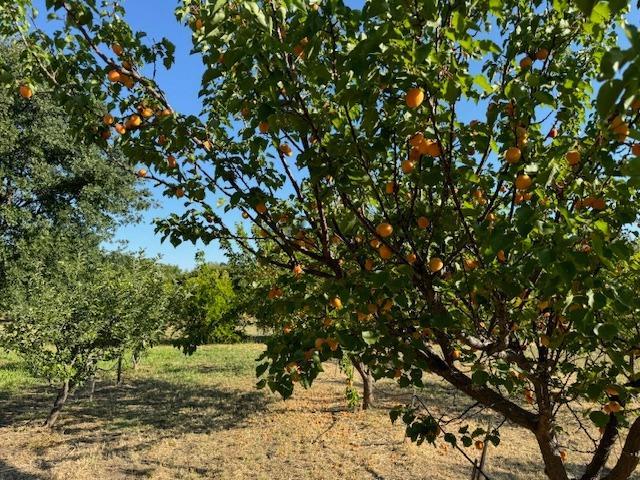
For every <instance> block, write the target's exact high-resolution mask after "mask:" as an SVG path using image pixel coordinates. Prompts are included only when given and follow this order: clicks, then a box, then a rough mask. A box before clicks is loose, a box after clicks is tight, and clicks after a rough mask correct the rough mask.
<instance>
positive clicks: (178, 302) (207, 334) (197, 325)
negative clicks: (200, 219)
mask: <svg viewBox="0 0 640 480" xmlns="http://www.w3.org/2000/svg"><path fill="white" fill-rule="evenodd" d="M172 290H173V291H172V293H171V298H172V300H171V301H170V302H169V303H170V305H171V318H172V320H171V322H170V326H169V328H170V330H171V332H170V335H171V337H172V343H173V344H174V345H175V346H176V347H179V348H181V349H182V350H183V351H184V352H185V353H193V352H194V351H195V350H196V348H197V347H198V346H199V345H204V344H207V343H232V342H237V341H239V340H240V339H241V338H242V336H243V334H242V332H241V331H240V330H239V327H240V324H239V323H238V319H237V318H236V317H235V315H230V313H232V312H231V311H232V307H233V305H234V299H235V292H234V290H233V285H232V283H231V279H230V277H229V273H228V271H227V268H226V267H224V266H221V265H215V264H208V263H205V262H204V261H203V259H202V257H199V258H198V263H197V266H196V268H195V269H194V270H193V271H191V272H186V273H182V274H180V275H178V277H177V278H176V279H175V280H174V284H173V288H172Z"/></svg>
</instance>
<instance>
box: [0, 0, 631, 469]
mask: <svg viewBox="0 0 640 480" xmlns="http://www.w3.org/2000/svg"><path fill="white" fill-rule="evenodd" d="M28 5H29V2H28V1H27V0H21V2H18V4H17V5H14V4H12V5H6V6H3V7H0V18H1V19H3V21H2V23H1V26H0V29H2V31H3V32H12V31H16V30H21V31H22V32H26V33H24V36H25V41H26V42H27V43H28V44H29V48H28V49H26V50H25V52H24V56H23V59H22V60H23V61H24V63H26V64H28V65H31V67H32V70H31V71H30V73H31V78H32V79H37V80H41V81H48V82H50V83H51V84H53V85H56V86H58V87H60V88H58V92H59V94H60V95H61V97H63V98H65V99H66V101H67V102H68V104H69V107H70V111H74V112H77V115H75V116H74V117H75V118H76V119H78V120H80V123H81V124H82V125H83V126H84V127H86V128H84V129H83V130H82V132H83V135H85V137H86V138H93V139H95V140H96V141H98V142H99V143H100V142H101V141H102V140H100V135H99V134H98V132H100V130H101V129H102V131H105V130H106V129H107V128H110V124H111V122H110V121H107V122H104V119H103V118H102V115H103V112H98V111H90V110H87V109H86V108H83V109H75V108H74V105H73V103H72V102H71V99H74V98H78V96H80V97H81V98H99V99H100V100H103V101H105V102H107V104H108V105H109V109H110V110H111V111H112V112H113V113H112V115H113V116H114V117H116V118H115V120H116V122H117V125H116V127H115V128H116V129H117V131H118V132H119V133H120V134H122V136H121V137H119V138H118V139H117V140H116V143H118V144H119V145H120V146H121V148H122V149H123V151H124V152H125V153H126V154H127V155H128V156H129V158H131V159H133V160H137V161H140V162H144V163H146V164H147V166H148V167H146V168H145V172H144V175H145V176H147V177H148V178H150V179H151V180H152V181H154V182H156V183H157V184H159V185H163V186H165V192H166V194H168V195H175V196H176V197H179V198H184V200H185V207H186V208H185V212H184V213H183V214H181V215H177V214H176V215H173V216H170V217H169V218H167V219H166V220H165V221H164V222H162V223H160V225H159V230H160V231H161V232H162V233H163V234H164V235H165V236H166V237H167V238H169V239H170V240H171V241H172V242H174V243H179V242H180V241H181V240H195V239H202V240H204V241H210V240H212V239H232V240H234V241H235V242H236V244H237V245H239V247H240V248H242V249H243V250H244V251H245V252H247V253H248V254H251V255H254V256H255V257H257V258H260V259H262V260H263V261H265V262H269V263H270V264H272V265H274V266H276V267H280V268H282V269H283V271H287V272H290V271H292V270H293V269H294V268H295V267H296V266H300V268H301V269H302V270H303V274H301V275H300V276H299V280H298V282H299V284H298V286H297V287H296V288H297V289H298V290H305V289H306V288H307V286H308V292H309V293H308V295H306V296H302V295H297V294H296V295H293V296H292V297H291V299H290V302H291V305H292V307H297V308H302V307H304V308H305V309H306V312H307V314H308V315H313V316H315V317H317V318H319V317H321V316H323V315H326V314H327V313H330V314H332V315H336V316H337V315H338V314H340V315H345V316H346V315H347V314H348V315H349V316H350V317H351V318H354V317H357V312H358V311H360V310H361V309H362V307H363V306H364V305H367V304H374V305H388V304H389V303H388V302H389V301H390V302H391V304H390V305H391V307H390V308H389V311H388V312H386V313H388V314H389V315H390V316H391V319H389V318H388V317H387V316H386V315H380V314H379V313H378V314H376V315H375V318H374V321H373V322H371V324H370V328H369V329H368V330H367V331H366V332H368V333H366V335H365V334H364V333H363V335H362V336H361V337H360V338H355V337H353V336H351V335H350V330H348V329H346V330H345V329H343V328H342V327H341V325H340V323H336V327H335V333H334V335H333V336H334V337H335V338H338V340H339V341H340V345H344V346H345V347H346V348H347V349H348V348H350V345H351V344H352V343H359V342H361V341H363V340H365V338H366V342H365V343H366V344H367V345H368V347H367V351H366V354H365V356H364V358H365V361H366V363H367V365H368V366H369V367H370V368H371V369H372V370H373V371H374V373H375V374H376V375H377V376H384V375H386V376H395V375H396V374H397V373H396V372H397V371H398V370H399V371H400V378H399V382H400V384H401V385H409V384H413V385H416V386H422V385H423V382H422V375H423V372H426V371H428V372H431V373H433V374H435V375H438V376H440V377H441V378H443V379H444V380H446V381H447V382H449V383H450V384H451V385H452V386H453V387H455V388H457V389H459V390H460V391H461V392H464V393H465V394H467V395H468V396H470V397H471V398H473V399H474V400H475V401H476V402H479V403H480V404H482V405H484V406H486V407H487V408H490V409H492V410H493V411H495V412H496V413H497V414H499V415H502V416H504V418H505V419H507V420H508V421H510V422H512V423H513V424H516V425H518V426H520V427H522V428H523V429H524V430H527V431H529V432H531V434H533V435H534V436H535V438H536V439H537V441H538V444H539V447H540V452H541V454H542V458H543V460H544V463H545V473H546V474H547V476H548V477H549V478H551V479H553V480H566V479H568V478H569V472H568V468H567V466H566V465H565V463H564V461H565V460H566V452H564V451H563V450H562V449H561V448H559V445H558V437H559V435H562V432H563V427H565V425H563V424H560V422H559V420H558V419H559V417H558V412H560V411H562V410H563V409H565V408H569V407H570V406H571V405H572V403H575V402H576V401H580V402H582V405H584V407H583V410H584V411H583V412H582V413H583V414H584V416H585V418H590V419H591V421H593V422H594V423H595V424H596V425H599V426H601V428H602V429H603V430H602V432H603V433H602V436H601V438H600V439H599V440H598V441H597V442H595V445H594V449H593V457H592V460H591V461H590V462H589V464H588V465H584V466H583V468H582V471H581V472H580V473H579V475H580V478H583V479H592V478H598V477H599V476H601V474H602V472H603V469H604V467H605V464H606V462H607V460H608V457H609V454H610V452H611V449H612V447H613V445H614V444H615V442H616V441H617V440H618V439H619V438H621V437H624V433H623V430H625V429H627V427H628V431H627V432H626V439H625V440H624V446H623V448H622V453H621V454H620V456H619V457H618V458H617V459H615V464H614V466H613V468H612V469H611V470H610V471H609V472H608V473H606V474H605V476H604V478H606V479H608V480H618V479H626V478H629V476H630V475H631V473H632V472H633V470H635V468H636V466H637V464H638V460H639V458H640V457H639V456H638V453H639V452H640V419H639V418H638V417H637V415H636V414H635V413H634V410H633V409H632V408H626V407H625V405H629V402H631V401H632V400H633V399H634V398H635V395H636V393H637V392H636V391H635V390H634V389H633V388H630V387H629V386H628V385H627V379H628V378H629V377H630V375H631V374H632V369H631V368H630V363H629V361H628V356H629V353H630V351H631V350H633V349H634V348H635V345H637V343H638V342H637V338H635V335H632V333H633V331H634V330H633V328H632V326H631V325H628V324H627V323H628V322H629V321H631V320H630V319H632V318H634V317H635V315H636V313H637V311H638V304H637V298H636V296H635V292H634V291H633V289H632V288H630V285H633V282H629V283H626V284H623V283H619V282H615V281H613V278H615V276H616V272H619V271H630V272H635V271H637V268H636V259H635V257H633V256H632V255H633V251H634V247H635V240H634V234H633V230H632V229H631V228H629V227H630V225H632V224H633V223H635V222H636V221H637V214H638V208H637V193H638V192H637V186H638V181H637V178H638V174H639V172H640V170H639V168H638V166H639V165H640V160H639V159H638V156H637V155H636V154H638V153H640V147H639V146H638V145H636V144H635V143H633V142H632V141H630V140H629V137H630V136H631V138H636V137H637V136H638V134H637V132H636V123H637V119H638V111H639V109H640V101H638V99H637V98H636V95H637V91H638V83H639V82H638V80H639V78H640V68H639V66H640V58H639V56H638V52H639V51H640V35H639V34H638V30H637V28H636V26H634V25H631V24H629V23H626V22H624V18H625V15H627V13H628V12H629V9H630V6H631V3H630V2H628V1H620V0H610V1H605V0H601V1H597V2H596V1H589V0H586V1H579V2H566V1H562V0H559V1H558V0H555V1H553V2H550V1H543V0H534V1H524V0H503V1H494V0H481V1H478V2H473V3H471V2H451V1H442V2H440V1H439V2H435V1H426V2H410V1H407V0H392V1H381V0H372V1H369V2H366V3H365V4H364V7H363V8H362V9H360V10H358V9H351V8H348V7H347V6H345V4H344V3H343V2H342V1H340V0H325V1H322V2H320V3H315V2H312V3H306V2H301V1H299V0H281V1H275V0H274V1H264V2H262V1H261V2H253V1H241V2H233V3H230V2H219V1H200V0H185V1H182V2H180V3H179V6H178V8H177V10H176V13H177V16H178V18H179V19H180V20H181V21H182V22H184V23H185V24H186V25H188V26H189V27H190V28H192V30H193V41H194V49H195V51H196V52H199V53H200V54H201V55H202V58H203V60H204V63H205V65H206V66H207V68H206V71H205V74H204V76H203V79H202V80H203V81H202V90H201V92H200V95H201V97H202V98H203V112H202V117H195V116H190V117H183V116H179V115H177V114H175V112H173V111H172V110H171V108H170V106H169V105H168V103H167V100H166V98H165V96H164V95H163V93H162V90H161V88H160V87H159V86H158V85H157V83H156V82H155V81H154V80H153V79H152V78H146V77H144V76H143V75H142V74H141V72H142V71H143V70H142V69H143V67H144V65H145V64H146V63H147V62H149V63H152V62H154V61H156V60H163V61H164V62H165V65H166V66H170V65H171V63H172V48H171V46H170V43H169V42H168V41H165V40H163V41H161V42H158V43H157V44H154V45H143V44H141V42H140V39H141V36H140V35H137V34H135V33H134V32H132V31H131V29H130V28H129V27H128V26H127V25H126V24H125V23H124V21H123V20H122V18H124V15H122V13H123V11H122V7H121V6H119V5H115V6H113V8H112V9H107V10H99V9H98V8H96V3H95V2H94V1H93V0H85V1H82V0H66V1H54V0H50V1H48V2H47V6H48V7H49V8H51V9H54V10H56V11H57V12H59V14H61V15H62V16H63V17H64V22H63V23H61V25H60V27H59V28H60V31H59V33H56V34H54V35H52V36H48V35H46V34H45V33H44V32H42V31H40V30H37V29H34V30H31V31H28V29H27V28H26V27H25V26H24V21H23V20H24V15H25V13H24V10H25V8H24V7H25V6H28ZM618 26H620V27H621V28H617V27H618ZM69 33H72V34H73V35H68V34H69ZM622 35H624V36H626V41H623V40H622V38H621V36H622ZM623 45H625V46H623ZM105 46H108V47H110V48H111V51H112V52H113V54H112V53H110V52H109V51H108V50H107V49H106V48H104V47H105ZM29 81H31V80H29V79H25V78H9V79H6V83H7V84H8V85H11V86H12V88H13V89H14V91H15V92H19V93H20V95H22V96H24V97H27V98H28V97H30V96H31V95H32V94H33V91H32V90H31V89H30V88H29V86H28V83H29ZM70 92H71V93H73V95H69V93H70ZM36 94H37V92H36ZM108 120H111V119H110V118H108ZM103 122H104V123H103ZM294 152H295V154H296V155H295V158H294V159H293V160H294V161H291V160H292V159H290V158H289V157H292V156H293V153H294ZM147 168H150V172H151V173H149V172H147V171H146V170H147ZM217 196H221V197H223V198H225V199H226V203H225V204H224V207H223V208H224V210H226V211H230V210H232V209H235V210H240V211H242V212H243V215H244V216H245V217H246V220H247V221H251V222H253V224H255V225H256V228H257V230H256V229H254V230H253V231H258V232H259V235H258V236H253V235H252V234H251V235H250V236H249V235H245V234H244V233H243V231H248V230H239V231H236V232H234V231H233V230H232V229H231V228H229V227H228V226H226V225H225V223H224V221H223V218H222V216H221V215H220V211H219V210H218V209H217V208H216V205H218V203H217V200H218V198H216V197H217ZM300 232H302V234H301V233H300ZM334 236H335V237H336V238H337V239H338V241H336V242H332V241H331V239H332V238H334ZM263 239H268V240H269V241H271V242H273V243H275V244H276V245H277V247H278V248H277V249H275V250H274V249H272V248H271V247H267V248H263V245H262V244H263ZM281 254H284V255H285V257H286V259H287V260H286V262H283V261H282V259H281ZM375 256H377V258H378V260H377V263H376V264H374V265H373V266H371V264H370V263H367V260H372V259H373V257H375ZM369 267H371V268H369ZM319 283H320V284H321V285H322V287H321V288H318V284H319ZM283 293H284V294H285V295H283V298H285V296H286V297H288V294H289V292H284V291H283ZM308 328H309V329H313V328H316V327H315V326H313V325H309V326H308ZM300 336H301V341H299V342H292V343H287V342H279V343H274V344H273V345H270V348H269V350H268V352H267V356H266V357H265V360H266V362H265V367H263V368H264V370H265V374H266V378H265V380H266V383H267V384H269V385H270V386H271V387H272V388H274V389H277V390H279V391H281V392H283V393H284V394H285V395H288V394H290V393H291V391H292V385H293V381H294V380H300V382H301V383H302V384H304V385H307V384H309V383H310V382H311V381H312V380H313V378H315V376H316V375H317V373H318V371H320V369H321V360H322V359H323V357H322V356H320V355H319V356H313V357H311V358H307V357H305V351H306V350H307V348H311V345H310V340H311V339H313V338H317V337H318V335H316V334H315V332H311V331H310V332H305V333H304V334H302V333H300ZM290 345H291V346H292V348H289V346H290ZM299 345H304V346H305V348H299ZM340 348H341V347H340ZM292 362H295V365H296V368H295V369H288V370H289V371H288V373H287V374H285V373H283V368H285V367H286V366H287V365H291V364H292ZM520 399H524V403H522V402H520V401H519V400H520ZM577 418H578V419H580V417H579V416H578V417H577ZM404 419H405V420H406V421H407V423H409V426H408V431H409V433H410V434H411V436H412V438H415V439H417V440H421V441H422V440H428V441H430V442H434V441H436V439H437V436H438V433H439V431H440V428H439V425H438V423H437V420H436V419H434V418H432V417H430V416H429V415H427V414H424V415H420V416H417V415H411V414H409V415H405V416H404ZM464 438H465V437H464V436H463V441H464ZM445 439H446V441H449V442H451V443H455V442H456V441H457V437H456V436H454V435H447V436H446V437H445ZM572 468H573V467H572ZM572 475H574V473H573V472H572Z"/></svg>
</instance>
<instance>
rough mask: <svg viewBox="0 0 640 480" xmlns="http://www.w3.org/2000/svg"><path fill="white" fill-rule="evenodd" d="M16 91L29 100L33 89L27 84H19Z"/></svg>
mask: <svg viewBox="0 0 640 480" xmlns="http://www.w3.org/2000/svg"><path fill="white" fill-rule="evenodd" d="M18 92H19V93H20V96H21V97H22V98H24V99H27V100H29V99H30V98H31V97H33V90H32V89H31V87H30V86H29V85H20V88H19V89H18Z"/></svg>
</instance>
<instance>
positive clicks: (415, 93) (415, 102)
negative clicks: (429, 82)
mask: <svg viewBox="0 0 640 480" xmlns="http://www.w3.org/2000/svg"><path fill="white" fill-rule="evenodd" d="M405 101H406V102H407V106H408V107H409V108H418V107H419V106H420V105H422V102H424V91H423V90H422V89H421V88H410V89H409V90H408V91H407V95H406V97H405Z"/></svg>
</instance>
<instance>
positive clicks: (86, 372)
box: [0, 233, 166, 427]
mask: <svg viewBox="0 0 640 480" xmlns="http://www.w3.org/2000/svg"><path fill="white" fill-rule="evenodd" d="M18 248H19V256H18V258H17V259H16V260H15V261H14V262H12V263H10V264H9V267H8V272H9V274H10V275H11V277H12V278H13V279H14V281H13V282H12V284H11V285H10V286H9V287H7V288H6V289H4V290H3V292H2V293H3V311H4V312H5V320H6V324H5V326H4V328H3V329H2V330H1V331H0V344H2V345H3V346H4V347H6V348H10V349H11V350H12V351H14V352H16V353H17V354H18V355H20V356H21V357H22V358H23V359H24V361H25V363H26V365H27V367H28V368H29V370H30V371H31V372H32V373H33V374H34V375H35V376H38V377H41V378H45V379H47V380H48V381H50V382H53V383H58V384H60V385H61V387H60V389H59V391H58V395H57V397H56V400H55V402H54V405H53V408H52V410H51V412H50V414H49V416H48V417H47V420H46V422H45V424H46V425H47V426H49V427H53V426H54V424H55V423H56V421H57V418H58V416H59V414H60V411H61V410H62V408H63V407H64V405H65V403H66V401H67V399H68V396H69V394H70V393H71V392H72V391H73V389H74V388H75V387H77V386H78V385H80V384H82V383H83V382H85V381H86V380H87V379H89V378H92V377H93V376H94V375H95V374H96V371H97V369H98V364H99V362H101V361H107V360H114V359H116V358H118V357H119V356H121V355H122V352H123V351H124V350H125V349H126V348H132V347H133V348H135V349H137V350H138V351H139V350H140V349H141V348H142V346H143V345H145V346H147V345H148V344H149V342H150V341H151V340H153V339H154V338H155V337H156V335H157V334H158V332H159V331H160V329H161V327H162V324H163V323H162V322H163V319H164V306H165V301H166V299H165V297H163V296H162V277H161V275H159V274H158V272H157V271H155V270H154V269H153V268H150V265H149V262H147V261H144V260H139V259H134V258H128V259H126V261H125V260H124V256H123V255H121V254H116V255H114V254H105V253H103V252H101V251H100V250H99V249H98V247H97V243H96V242H95V240H93V241H92V240H88V239H86V238H84V239H79V238H70V237H68V236H67V235H64V234H46V233H44V234H42V235H41V236H39V237H38V238H37V239H30V240H29V242H20V243H19V244H18ZM152 266H153V265H151V267H152Z"/></svg>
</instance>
